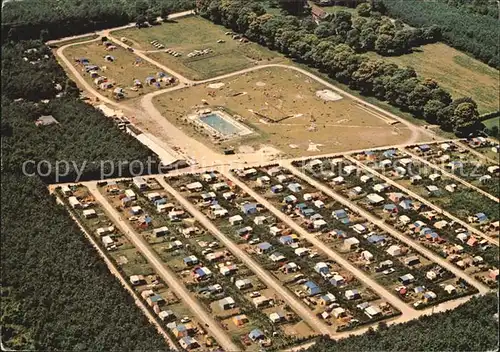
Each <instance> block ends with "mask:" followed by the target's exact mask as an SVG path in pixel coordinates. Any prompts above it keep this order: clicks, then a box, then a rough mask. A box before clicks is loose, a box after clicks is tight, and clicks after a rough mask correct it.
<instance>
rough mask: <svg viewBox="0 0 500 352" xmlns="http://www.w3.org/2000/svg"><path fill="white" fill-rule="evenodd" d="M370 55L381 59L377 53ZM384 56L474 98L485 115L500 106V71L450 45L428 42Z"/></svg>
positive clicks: (453, 93)
mask: <svg viewBox="0 0 500 352" xmlns="http://www.w3.org/2000/svg"><path fill="white" fill-rule="evenodd" d="M367 55H368V56H370V57H379V58H380V56H378V55H377V54H375V53H368V54H367ZM383 59H384V60H387V61H390V62H393V63H395V64H397V65H400V66H412V67H413V68H414V69H415V70H416V71H417V73H418V74H419V75H420V76H422V77H425V78H433V79H435V80H436V81H437V82H438V83H439V84H440V85H441V86H442V87H443V88H444V89H446V90H448V91H449V92H450V93H451V95H452V96H453V98H459V97H467V96H470V97H472V98H473V99H474V100H475V101H476V102H477V104H478V108H479V113H481V114H483V113H486V112H491V111H496V110H498V109H499V87H498V75H499V72H498V70H495V69H494V68H491V67H489V66H487V65H486V64H483V63H481V62H480V61H477V60H475V59H473V58H471V57H469V56H467V55H466V54H464V53H462V52H460V51H458V50H456V49H453V48H452V47H450V46H448V45H446V44H442V43H437V44H428V45H424V46H422V47H420V48H416V49H415V52H413V53H411V54H407V55H402V56H395V57H384V58H383Z"/></svg>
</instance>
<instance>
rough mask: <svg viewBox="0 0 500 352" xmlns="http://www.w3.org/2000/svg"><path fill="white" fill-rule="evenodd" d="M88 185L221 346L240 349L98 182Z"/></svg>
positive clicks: (112, 217)
mask: <svg viewBox="0 0 500 352" xmlns="http://www.w3.org/2000/svg"><path fill="white" fill-rule="evenodd" d="M87 187H88V189H89V191H90V192H91V193H92V195H93V196H94V197H95V199H96V201H97V202H98V203H100V204H101V206H102V207H103V208H104V210H105V211H106V213H107V214H108V216H109V218H110V219H111V220H113V222H114V223H115V224H116V226H117V227H118V228H120V230H121V231H122V232H123V233H124V234H125V235H126V236H127V238H128V239H129V240H130V241H131V242H132V244H133V245H134V246H135V248H137V250H139V251H140V252H141V253H142V255H143V256H144V257H145V258H146V259H147V260H148V262H149V263H150V264H151V266H152V267H153V269H154V270H155V271H156V273H157V274H158V275H160V277H161V278H162V279H163V280H164V281H165V283H166V284H167V285H168V287H169V288H170V289H172V290H173V291H174V292H175V293H176V295H177V296H178V297H179V298H180V299H181V300H183V301H184V304H185V305H186V307H188V308H189V309H190V310H191V311H192V312H193V313H194V315H196V316H197V317H198V319H200V321H201V322H203V323H205V324H208V327H206V329H207V330H208V331H209V332H210V334H211V335H212V336H213V337H214V338H215V339H216V340H217V341H218V342H219V344H220V345H221V347H222V348H224V349H225V350H226V351H238V350H239V348H238V346H236V345H235V344H234V343H233V342H232V341H231V339H230V338H229V336H228V335H226V333H225V331H224V330H223V329H222V328H221V326H220V325H219V324H218V323H217V322H216V321H215V320H214V319H213V317H212V316H211V315H210V314H209V313H207V311H206V310H205V309H204V308H203V307H202V306H201V304H200V302H199V301H198V300H197V299H195V298H194V297H193V296H192V295H191V293H190V292H189V291H188V290H187V289H186V287H185V286H184V285H183V284H182V283H181V282H180V281H179V280H178V278H177V277H176V275H175V273H173V272H172V271H171V270H170V269H169V268H168V267H167V266H166V265H165V264H164V263H163V262H162V260H161V259H160V257H159V256H158V254H156V252H155V251H154V250H153V249H151V246H149V244H148V243H147V242H146V241H145V240H144V238H142V236H141V235H139V234H138V233H137V232H136V231H135V230H134V229H133V227H132V226H130V224H129V223H128V222H127V221H124V220H123V219H122V217H121V216H120V214H119V213H118V212H117V211H116V209H114V208H113V206H112V205H111V204H110V203H109V202H108V201H107V200H106V199H105V198H104V196H103V195H102V194H101V193H100V192H99V190H98V189H97V184H96V183H95V182H91V183H88V184H87Z"/></svg>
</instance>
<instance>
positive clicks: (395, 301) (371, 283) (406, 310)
mask: <svg viewBox="0 0 500 352" xmlns="http://www.w3.org/2000/svg"><path fill="white" fill-rule="evenodd" d="M224 176H225V177H227V178H228V179H230V180H231V181H232V182H234V183H235V184H236V185H237V186H238V187H240V188H241V189H242V190H243V191H245V192H247V193H248V194H249V195H250V196H252V197H253V198H255V200H256V201H257V202H259V203H260V204H262V205H263V206H265V207H266V208H267V209H269V210H270V211H271V212H272V213H273V214H274V215H275V216H276V217H277V218H279V219H280V220H281V221H282V222H284V223H285V224H286V225H287V226H289V227H290V228H292V229H293V230H294V231H295V232H296V233H298V234H299V235H300V236H301V237H302V238H304V239H306V240H307V241H309V242H310V243H311V244H313V245H314V246H315V247H316V248H318V249H320V250H321V251H322V252H324V253H325V254H326V255H328V257H330V258H331V259H333V260H334V261H335V262H337V263H339V264H340V265H342V266H343V267H344V268H346V269H347V270H348V271H350V272H351V273H352V274H353V275H354V276H356V278H357V279H358V280H359V281H360V282H362V283H363V284H365V285H367V286H368V287H370V288H371V289H372V290H373V291H375V292H376V293H377V294H378V295H379V296H380V297H381V298H383V299H385V300H386V301H387V302H389V303H390V304H391V305H393V306H394V307H396V308H397V309H399V310H400V311H401V312H402V313H403V314H404V315H406V316H412V315H414V314H415V313H416V310H414V309H413V308H411V307H409V306H408V305H406V304H405V303H404V302H403V301H401V300H400V299H399V298H397V297H396V296H394V295H393V294H392V293H390V292H389V291H387V290H386V289H385V288H384V287H383V286H382V285H380V284H379V283H377V282H376V281H375V280H373V279H372V278H371V277H370V276H368V275H367V274H366V273H364V272H363V271H362V270H360V269H358V268H356V267H355V266H354V265H352V264H351V263H350V262H349V261H348V260H346V259H344V258H343V257H342V256H340V255H339V254H338V253H337V252H335V251H334V250H332V249H331V248H330V247H328V246H327V245H326V244H325V243H323V242H322V241H320V240H319V239H318V238H316V236H315V235H314V234H311V233H309V232H308V231H306V230H305V229H303V228H302V227H301V226H300V225H299V224H297V223H296V222H295V221H294V220H293V219H292V218H290V217H289V216H287V215H285V214H284V213H282V212H281V211H279V210H278V209H276V208H275V207H274V206H273V205H272V204H271V203H270V202H269V201H268V200H267V199H265V198H264V197H262V196H261V195H259V194H257V192H255V191H254V190H253V189H251V188H250V187H248V186H247V185H246V184H245V183H243V182H242V181H240V180H239V179H238V178H237V177H236V176H234V175H233V174H231V173H229V172H226V173H224Z"/></svg>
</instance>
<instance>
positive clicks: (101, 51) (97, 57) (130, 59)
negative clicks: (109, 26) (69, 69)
mask: <svg viewBox="0 0 500 352" xmlns="http://www.w3.org/2000/svg"><path fill="white" fill-rule="evenodd" d="M64 53H65V55H66V57H67V58H68V59H69V60H71V61H72V63H73V65H74V66H75V67H76V68H77V69H78V70H80V71H81V72H82V76H83V77H84V78H85V79H86V80H87V81H88V82H89V83H90V84H92V85H93V86H95V87H98V88H99V86H98V85H96V84H95V82H94V80H95V79H94V78H92V77H91V76H90V74H89V73H86V72H85V69H84V66H83V65H81V64H80V63H78V62H76V61H75V60H76V59H80V58H86V59H88V60H89V62H90V64H91V65H97V66H99V68H100V69H99V71H98V73H99V75H101V76H104V77H107V79H108V81H110V82H112V83H113V84H114V86H113V88H110V89H105V90H101V91H102V93H103V95H106V96H108V97H113V90H114V89H115V88H117V87H120V88H123V89H124V91H125V97H126V98H135V97H138V96H140V95H143V94H146V93H149V92H151V91H154V90H157V89H158V88H156V87H155V86H153V85H152V86H149V85H148V84H146V81H145V80H146V77H148V76H153V77H156V75H157V73H158V72H160V71H161V70H160V69H159V68H157V67H155V66H154V65H152V64H150V63H148V62H145V61H143V60H141V59H140V58H138V57H137V56H136V55H134V54H133V53H131V52H129V51H127V50H125V49H124V48H122V47H117V48H116V49H115V50H112V51H107V50H106V49H105V47H104V45H102V44H101V42H100V41H95V42H91V43H86V44H81V45H75V46H70V47H68V48H67V49H65V51H64ZM106 55H111V56H113V57H114V58H115V60H114V61H113V62H108V61H106V60H105V59H104V57H105V56H106ZM136 60H139V61H136ZM135 79H138V80H140V81H141V83H142V85H143V87H142V88H134V87H133V84H134V80H135ZM165 86H166V83H163V82H162V83H161V87H162V88H164V87H165ZM135 89H137V90H135Z"/></svg>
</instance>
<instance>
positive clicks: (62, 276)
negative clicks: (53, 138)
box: [1, 172, 168, 351]
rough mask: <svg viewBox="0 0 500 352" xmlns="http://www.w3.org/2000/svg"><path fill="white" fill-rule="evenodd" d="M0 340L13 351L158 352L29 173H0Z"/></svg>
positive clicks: (124, 297) (134, 310)
mask: <svg viewBox="0 0 500 352" xmlns="http://www.w3.org/2000/svg"><path fill="white" fill-rule="evenodd" d="M1 210H2V221H1V240H2V256H1V264H2V280H1V286H2V308H1V309H2V327H1V329H2V330H1V332H2V342H3V344H4V346H5V347H7V348H13V349H15V350H36V351H166V350H168V348H167V347H166V342H165V341H164V340H163V338H162V337H161V336H160V335H159V334H158V333H157V332H156V330H155V328H154V327H153V326H152V325H151V324H150V323H149V322H148V320H147V319H146V317H145V316H144V315H143V313H142V312H141V311H140V310H139V308H138V307H137V306H136V305H135V304H134V299H133V298H132V297H131V296H130V295H129V294H128V293H127V292H126V291H125V290H124V289H123V287H121V284H120V282H119V281H118V280H117V279H116V278H115V277H114V276H113V275H112V274H111V273H110V272H109V270H108V268H107V267H106V265H105V264H104V262H103V261H102V259H101V258H100V257H99V255H98V254H97V252H96V251H95V249H94V248H93V247H92V246H91V245H90V243H89V242H88V241H87V240H86V239H85V237H84V236H83V235H82V233H81V231H80V229H79V228H78V227H77V225H76V224H75V223H74V222H73V221H72V220H71V218H70V217H69V215H68V214H67V212H66V210H65V209H64V208H63V207H62V206H59V205H57V204H56V202H55V200H54V199H53V198H52V197H51V196H50V195H49V194H48V190H47V187H46V185H45V184H43V183H42V182H41V181H40V180H39V179H38V178H36V177H26V176H22V175H14V174H11V173H7V172H2V183H1Z"/></svg>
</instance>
